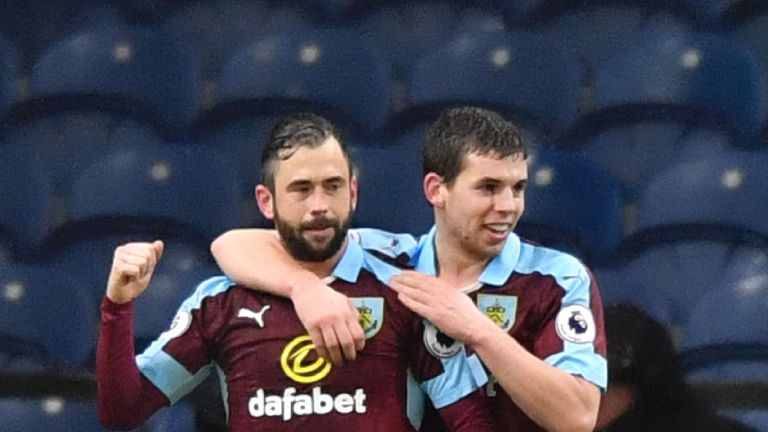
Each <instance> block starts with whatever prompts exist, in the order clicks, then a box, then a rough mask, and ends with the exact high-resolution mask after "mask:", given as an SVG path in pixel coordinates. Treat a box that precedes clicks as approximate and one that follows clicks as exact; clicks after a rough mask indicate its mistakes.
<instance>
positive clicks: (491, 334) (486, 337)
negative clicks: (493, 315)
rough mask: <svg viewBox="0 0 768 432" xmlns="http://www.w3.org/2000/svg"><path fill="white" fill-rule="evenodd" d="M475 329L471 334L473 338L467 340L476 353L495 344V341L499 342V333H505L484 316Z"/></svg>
mask: <svg viewBox="0 0 768 432" xmlns="http://www.w3.org/2000/svg"><path fill="white" fill-rule="evenodd" d="M473 327H474V330H473V331H472V332H471V333H470V335H471V336H470V337H469V339H468V340H467V345H469V346H470V347H472V348H473V349H474V350H475V351H477V350H478V349H479V348H482V347H484V346H487V345H489V344H493V343H494V342H493V341H495V340H498V339H497V338H498V337H499V333H504V331H503V330H502V329H501V328H499V327H498V326H497V325H496V324H495V323H494V322H493V321H491V320H490V319H488V318H487V317H485V315H482V319H481V320H478V321H477V325H476V326H473Z"/></svg>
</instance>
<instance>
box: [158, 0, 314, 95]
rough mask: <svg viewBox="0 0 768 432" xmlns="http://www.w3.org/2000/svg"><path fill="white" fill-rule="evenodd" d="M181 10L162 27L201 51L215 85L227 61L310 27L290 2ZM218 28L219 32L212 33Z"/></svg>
mask: <svg viewBox="0 0 768 432" xmlns="http://www.w3.org/2000/svg"><path fill="white" fill-rule="evenodd" d="M145 3H146V2H145ZM150 3H153V4H154V3H157V2H150ZM179 6H180V8H179V9H178V10H174V11H172V12H171V16H169V17H167V18H166V19H164V20H163V21H162V24H161V25H163V26H165V27H168V28H170V29H172V30H173V31H174V32H176V33H178V34H181V35H182V36H183V37H184V38H185V39H186V40H187V41H188V42H189V43H190V44H191V45H192V46H194V47H195V48H196V49H197V51H198V52H199V53H200V59H201V62H202V72H203V76H204V77H205V79H206V80H208V81H211V82H213V81H214V80H215V77H216V76H218V74H219V72H220V71H221V68H222V67H223V65H224V64H225V63H226V62H227V59H228V58H229V57H231V56H232V55H233V54H234V53H236V52H237V51H239V50H240V49H242V48H243V47H245V46H246V45H247V44H248V43H250V42H252V41H253V40H255V39H258V38H260V37H262V36H264V35H266V34H268V33H269V32H271V31H275V30H278V29H281V28H282V29H286V28H289V29H294V28H298V27H305V26H307V24H306V23H305V22H304V21H305V18H304V17H303V16H302V15H301V14H299V13H297V12H296V11H295V10H294V9H296V8H295V7H291V6H293V5H291V4H290V3H289V2H274V1H268V0H219V1H215V2H183V3H180V4H179ZM214 28H215V29H216V31H211V29H214Z"/></svg>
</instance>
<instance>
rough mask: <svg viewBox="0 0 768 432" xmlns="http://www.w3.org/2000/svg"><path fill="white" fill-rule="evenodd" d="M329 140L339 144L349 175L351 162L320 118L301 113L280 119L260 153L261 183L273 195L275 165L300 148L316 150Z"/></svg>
mask: <svg viewBox="0 0 768 432" xmlns="http://www.w3.org/2000/svg"><path fill="white" fill-rule="evenodd" d="M330 137H334V138H336V140H337V141H338V142H339V146H340V147H341V152H342V153H343V154H344V157H345V158H346V160H347V164H348V165H349V172H350V175H351V173H352V162H351V161H350V159H349V152H348V151H347V147H346V146H345V145H344V141H343V140H342V139H341V133H340V132H339V130H338V128H336V126H334V124H333V123H331V122H330V121H329V120H328V119H326V118H324V117H322V116H319V115H317V114H314V113H308V112H304V113H299V114H294V115H290V116H288V117H285V118H283V119H282V120H280V122H278V123H277V125H275V127H274V128H273V129H272V132H271V133H270V134H269V140H268V141H267V144H266V145H265V146H264V149H263V150H262V151H261V183H262V184H263V185H265V186H267V188H269V190H270V191H271V192H272V193H274V192H275V162H277V161H278V160H286V159H289V158H290V157H291V156H293V154H294V153H296V150H298V149H299V148H301V147H311V148H315V147H319V146H321V145H322V144H323V143H324V142H325V141H326V140H327V139H328V138H330Z"/></svg>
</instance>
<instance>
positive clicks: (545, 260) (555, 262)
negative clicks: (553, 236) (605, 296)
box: [515, 242, 592, 289]
mask: <svg viewBox="0 0 768 432" xmlns="http://www.w3.org/2000/svg"><path fill="white" fill-rule="evenodd" d="M515 271H516V272H517V273H522V274H532V273H539V274H541V275H543V276H549V277H552V278H553V279H555V281H556V282H557V284H558V285H560V286H561V287H563V288H566V289H567V288H568V287H570V286H573V285H574V284H575V283H576V282H581V283H586V284H587V285H589V284H590V283H591V281H592V275H591V273H590V272H589V269H587V267H586V266H585V265H584V264H583V263H582V262H581V261H579V259H578V258H576V257H574V256H573V255H570V254H567V253H565V252H561V251H558V250H555V249H550V248H547V247H543V246H538V245H534V244H530V243H526V242H521V244H520V257H519V259H518V262H517V265H516V267H515Z"/></svg>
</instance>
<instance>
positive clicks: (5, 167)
mask: <svg viewBox="0 0 768 432" xmlns="http://www.w3.org/2000/svg"><path fill="white" fill-rule="evenodd" d="M4 144H5V143H3V145H0V237H2V238H4V239H5V242H6V243H7V246H9V247H12V248H15V249H17V250H18V251H19V252H30V251H32V250H34V249H35V248H36V247H37V246H39V245H40V244H41V243H42V241H43V239H44V238H45V236H46V235H48V233H49V232H50V231H51V230H52V229H53V228H54V226H55V224H56V216H57V211H56V205H55V201H54V195H53V183H52V181H51V178H50V177H49V176H48V172H47V171H46V169H45V167H44V166H43V165H42V164H41V162H40V161H39V160H38V159H37V158H35V157H34V156H33V155H32V154H31V151H30V149H27V148H17V147H10V146H6V145H4Z"/></svg>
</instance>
